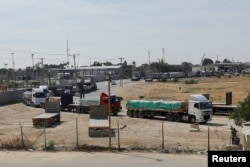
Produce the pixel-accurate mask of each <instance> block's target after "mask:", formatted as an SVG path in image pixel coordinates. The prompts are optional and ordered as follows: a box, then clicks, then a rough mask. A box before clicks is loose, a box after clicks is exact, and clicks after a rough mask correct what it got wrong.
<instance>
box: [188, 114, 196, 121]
mask: <svg viewBox="0 0 250 167" xmlns="http://www.w3.org/2000/svg"><path fill="white" fill-rule="evenodd" d="M188 120H189V122H190V123H195V122H196V119H195V116H193V115H191V116H189V118H188Z"/></svg>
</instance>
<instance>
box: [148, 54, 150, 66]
mask: <svg viewBox="0 0 250 167" xmlns="http://www.w3.org/2000/svg"><path fill="white" fill-rule="evenodd" d="M148 64H149V66H150V51H148Z"/></svg>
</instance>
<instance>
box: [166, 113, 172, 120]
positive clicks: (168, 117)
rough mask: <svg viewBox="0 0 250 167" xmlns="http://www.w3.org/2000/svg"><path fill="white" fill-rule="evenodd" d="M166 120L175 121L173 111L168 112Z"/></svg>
mask: <svg viewBox="0 0 250 167" xmlns="http://www.w3.org/2000/svg"><path fill="white" fill-rule="evenodd" d="M166 120H167V121H173V114H172V113H167V114H166Z"/></svg>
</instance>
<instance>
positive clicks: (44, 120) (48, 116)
mask: <svg viewBox="0 0 250 167" xmlns="http://www.w3.org/2000/svg"><path fill="white" fill-rule="evenodd" d="M60 119H61V117H60V102H59V101H46V102H45V112H44V113H42V114H39V115H38V116H36V117H33V118H32V122H33V126H34V127H51V126H53V125H54V124H56V123H58V122H60Z"/></svg>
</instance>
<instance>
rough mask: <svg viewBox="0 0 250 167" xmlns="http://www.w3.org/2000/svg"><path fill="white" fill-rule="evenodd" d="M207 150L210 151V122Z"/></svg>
mask: <svg viewBox="0 0 250 167" xmlns="http://www.w3.org/2000/svg"><path fill="white" fill-rule="evenodd" d="M207 138H208V139H207V151H210V129H209V124H208V130H207Z"/></svg>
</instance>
